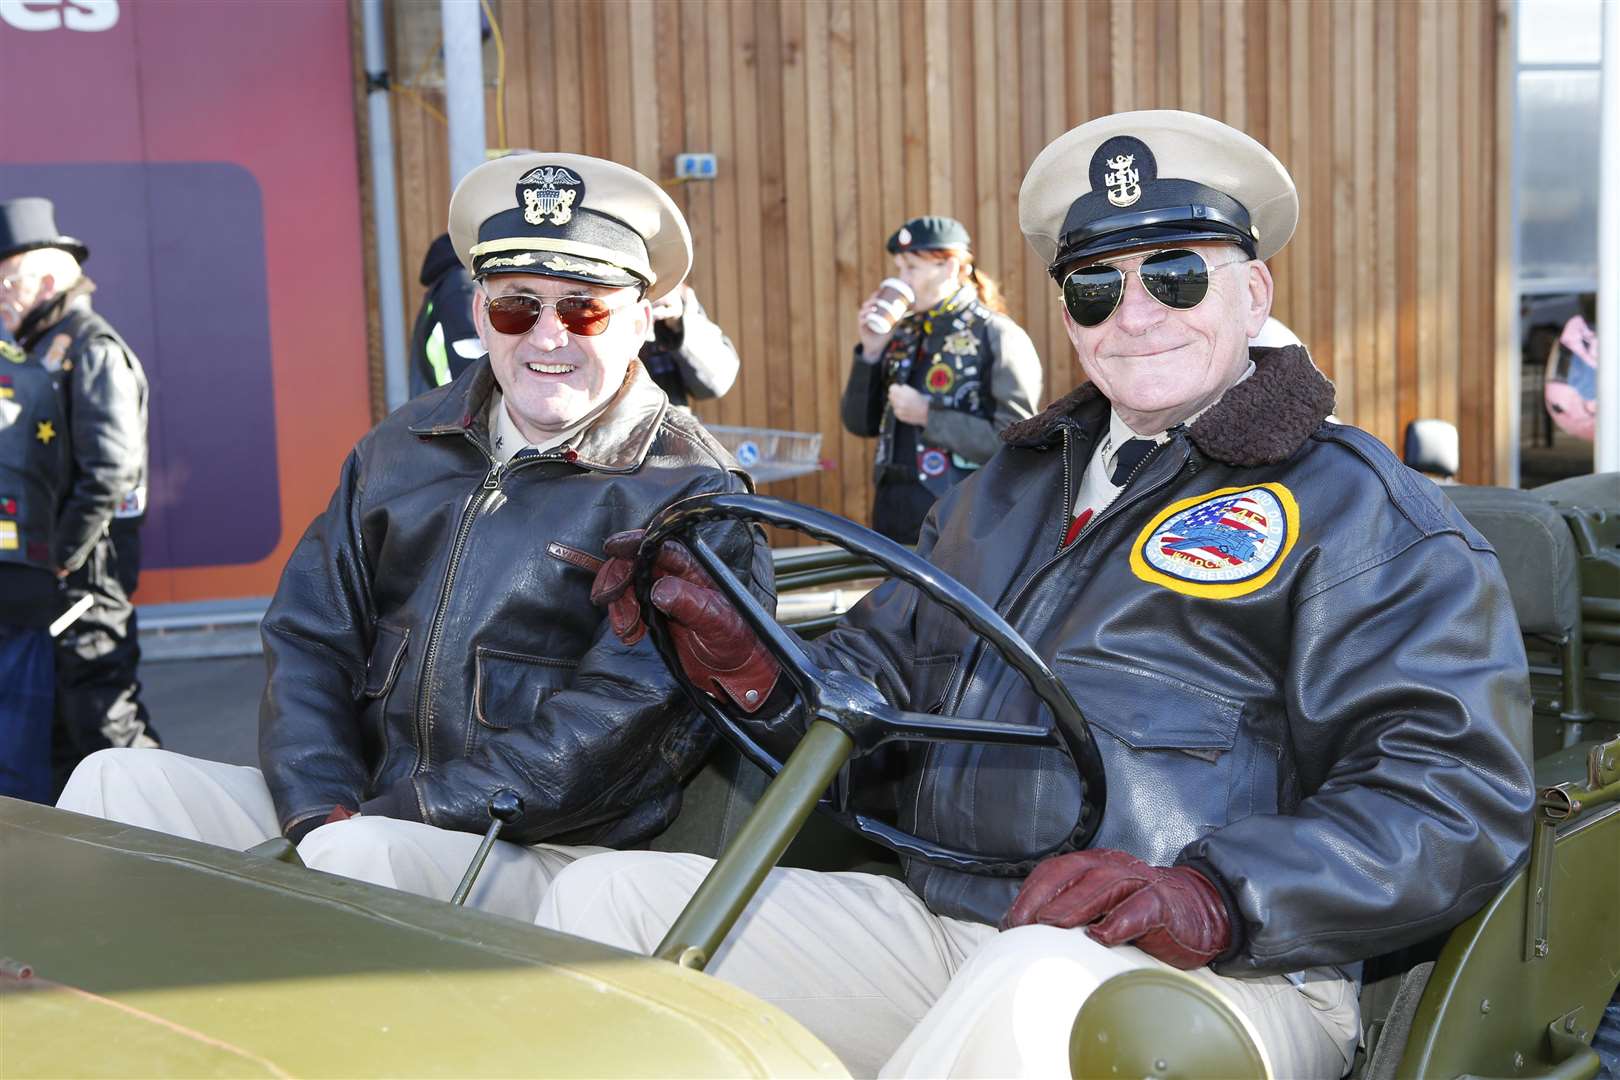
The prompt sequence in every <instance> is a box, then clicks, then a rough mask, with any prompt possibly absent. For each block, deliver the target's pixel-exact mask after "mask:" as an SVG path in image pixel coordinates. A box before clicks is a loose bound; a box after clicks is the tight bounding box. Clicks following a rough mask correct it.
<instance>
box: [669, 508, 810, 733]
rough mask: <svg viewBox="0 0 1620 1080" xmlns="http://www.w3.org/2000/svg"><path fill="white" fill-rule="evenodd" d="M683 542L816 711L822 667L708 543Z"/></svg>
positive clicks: (700, 539) (699, 538)
mask: <svg viewBox="0 0 1620 1080" xmlns="http://www.w3.org/2000/svg"><path fill="white" fill-rule="evenodd" d="M683 542H684V543H685V544H686V547H687V550H689V551H690V552H691V553H692V557H693V558H694V559H696V560H697V562H698V565H699V566H701V567H703V569H704V570H706V571H708V574H709V577H711V578H713V579H714V583H715V584H716V585H718V586H720V591H721V592H723V593H725V594H726V599H727V600H730V601H731V606H732V607H733V608H735V609H736V610H737V613H738V614H740V615H741V616H742V617H743V621H744V622H746V623H747V624H748V626H749V628H750V629H752V630H753V631H754V633H755V634H757V635H759V640H760V641H762V642H764V643H765V648H766V649H767V650H769V651H770V654H771V655H772V656H774V657H775V658H776V662H777V663H778V664H780V665H781V666H782V672H783V674H785V675H786V676H787V677H788V680H789V681H790V682H792V683H793V685H794V686H795V687H797V688H798V691H799V693H800V694H801V695H802V696H803V697H804V701H805V704H806V706H808V707H809V708H810V709H812V710H814V708H815V706H816V703H817V702H818V701H819V700H820V697H821V694H820V689H821V683H822V682H823V680H824V679H825V675H824V674H823V672H822V670H821V667H820V666H819V665H818V664H817V663H816V662H815V661H814V660H812V659H810V655H809V654H808V653H806V652H805V651H804V647H803V646H802V645H801V644H800V643H799V639H798V638H796V637H794V636H793V635H792V634H790V633H789V632H788V631H787V630H785V629H783V627H782V625H781V624H780V623H778V622H777V621H776V620H775V619H773V618H771V616H770V614H769V613H768V612H767V611H766V610H765V608H764V607H763V606H762V605H761V604H760V602H759V601H758V600H756V599H754V594H753V593H751V592H749V591H748V587H747V586H746V585H744V584H743V583H742V582H741V581H739V580H737V575H736V574H733V573H732V572H731V567H729V566H727V565H726V563H725V560H724V559H722V558H720V556H719V555H717V554H715V551H714V549H713V548H711V547H710V546H709V545H708V544H707V543H705V542H704V540H703V538H702V537H699V536H693V537H690V538H689V539H687V540H685V541H683Z"/></svg>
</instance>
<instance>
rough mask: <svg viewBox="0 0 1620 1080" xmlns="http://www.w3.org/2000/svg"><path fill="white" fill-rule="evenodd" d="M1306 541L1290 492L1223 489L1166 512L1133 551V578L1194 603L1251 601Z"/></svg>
mask: <svg viewBox="0 0 1620 1080" xmlns="http://www.w3.org/2000/svg"><path fill="white" fill-rule="evenodd" d="M1298 537H1299V504H1298V503H1297V502H1296V501H1295V500H1294V493H1293V492H1291V491H1289V490H1288V489H1287V488H1286V487H1284V486H1283V485H1281V484H1275V483H1272V484H1258V485H1255V486H1254V487H1235V488H1222V489H1221V490H1219V491H1211V492H1209V493H1207V494H1204V495H1195V496H1194V497H1192V498H1190V499H1182V500H1180V501H1179V502H1175V503H1172V504H1171V505H1169V506H1167V507H1165V508H1164V509H1163V510H1161V511H1160V512H1159V513H1158V514H1157V515H1156V516H1155V517H1154V518H1153V520H1152V521H1150V522H1148V524H1147V526H1146V527H1145V528H1144V529H1143V530H1142V531H1141V532H1140V533H1139V534H1137V537H1136V542H1135V543H1134V544H1132V545H1131V572H1132V573H1134V574H1135V575H1136V576H1137V577H1139V578H1141V579H1142V580H1143V581H1146V582H1149V583H1151V584H1154V585H1163V586H1164V587H1165V588H1167V589H1172V590H1174V591H1175V592H1178V593H1182V594H1183V595H1186V596H1202V597H1206V598H1209V599H1216V600H1220V599H1228V598H1230V597H1234V596H1243V595H1244V594H1246V593H1251V592H1254V591H1255V590H1256V589H1258V588H1260V587H1262V586H1264V585H1265V584H1266V583H1267V582H1269V581H1271V579H1272V578H1274V577H1276V576H1277V570H1278V569H1279V568H1280V567H1281V566H1282V563H1283V560H1284V559H1286V558H1287V557H1288V552H1289V551H1290V550H1292V548H1293V546H1294V541H1295V540H1296V539H1298Z"/></svg>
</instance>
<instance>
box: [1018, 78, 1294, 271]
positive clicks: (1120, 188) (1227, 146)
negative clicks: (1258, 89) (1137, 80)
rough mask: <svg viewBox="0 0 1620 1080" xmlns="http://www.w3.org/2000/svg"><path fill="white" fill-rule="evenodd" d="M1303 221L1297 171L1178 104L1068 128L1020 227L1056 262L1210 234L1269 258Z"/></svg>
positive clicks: (1052, 146)
mask: <svg viewBox="0 0 1620 1080" xmlns="http://www.w3.org/2000/svg"><path fill="white" fill-rule="evenodd" d="M1104 144H1109V148H1108V149H1107V150H1106V151H1105V150H1104ZM1127 151H1131V152H1130V153H1127ZM1082 200H1084V201H1083V202H1082ZM1229 200H1230V201H1235V203H1237V204H1239V206H1238V208H1237V209H1238V210H1239V211H1240V212H1238V213H1232V212H1231V210H1232V208H1231V205H1230V202H1229ZM1241 211H1246V217H1247V220H1246V222H1245V221H1244V220H1243V219H1244V214H1243V213H1242V212H1241ZM1298 220H1299V195H1298V193H1297V192H1296V190H1295V188H1294V181H1293V178H1292V177H1290V176H1289V175H1288V170H1287V169H1285V168H1283V165H1282V162H1280V161H1278V160H1277V158H1276V156H1275V155H1273V154H1272V153H1271V151H1270V150H1267V149H1266V148H1265V147H1264V146H1262V145H1261V144H1260V143H1259V142H1257V141H1255V140H1254V139H1252V138H1250V137H1249V136H1248V135H1245V134H1244V133H1243V132H1241V131H1239V130H1237V129H1236V128H1234V127H1230V126H1228V125H1226V124H1223V123H1221V122H1220V121H1219V120H1214V119H1212V118H1210V117H1208V116H1202V115H1200V114H1198V113H1192V112H1182V111H1179V110H1174V109H1154V110H1145V111H1140V112H1124V113H1115V114H1113V115H1111V116H1103V117H1098V118H1097V119H1095V120H1091V121H1088V122H1087V123H1084V124H1081V125H1080V126H1079V127H1077V128H1074V129H1072V130H1070V131H1068V132H1065V133H1064V134H1062V135H1060V136H1058V137H1057V138H1056V139H1054V140H1052V142H1051V143H1049V144H1048V145H1047V147H1046V148H1045V149H1044V150H1042V151H1041V152H1040V154H1039V155H1038V156H1037V157H1036V158H1035V160H1034V162H1033V163H1032V164H1031V165H1030V167H1029V171H1028V172H1027V173H1026V174H1025V175H1024V183H1023V186H1022V187H1021V188H1020V189H1019V192H1018V224H1019V227H1020V228H1021V229H1022V230H1023V233H1024V237H1025V239H1027V240H1028V241H1029V245H1030V247H1032V248H1033V249H1034V250H1035V253H1036V254H1037V255H1038V256H1040V258H1041V261H1042V262H1043V263H1045V264H1047V265H1048V266H1049V267H1053V266H1057V265H1059V264H1061V263H1063V262H1066V261H1069V260H1072V259H1076V258H1085V257H1090V256H1093V255H1096V254H1099V253H1102V252H1105V251H1111V250H1124V249H1125V248H1128V247H1143V246H1150V245H1151V244H1153V243H1154V242H1155V240H1156V239H1157V238H1158V237H1161V236H1162V237H1166V238H1171V239H1174V240H1176V241H1178V242H1183V243H1185V242H1191V241H1192V240H1195V239H1199V238H1203V237H1204V236H1205V235H1206V234H1207V238H1208V239H1210V240H1222V239H1229V240H1242V241H1246V242H1248V243H1250V244H1251V245H1252V247H1253V248H1254V255H1255V258H1258V259H1266V258H1270V257H1271V256H1272V255H1274V254H1276V253H1277V252H1278V251H1280V250H1281V249H1282V247H1283V245H1284V244H1286V243H1288V239H1289V237H1291V236H1292V235H1293V233H1294V226H1295V225H1296V224H1297V222H1298ZM1234 225H1241V226H1242V227H1241V228H1236V227H1234ZM1222 229H1225V230H1226V231H1225V232H1224V233H1223V232H1222V231H1221V230H1222Z"/></svg>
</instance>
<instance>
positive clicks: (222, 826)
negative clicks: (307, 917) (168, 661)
mask: <svg viewBox="0 0 1620 1080" xmlns="http://www.w3.org/2000/svg"><path fill="white" fill-rule="evenodd" d="M56 805H57V806H59V807H61V808H62V809H64V810H74V811H77V812H78V813H81V814H90V815H93V816H95V817H101V818H108V819H110V820H112V821H121V822H123V823H124V824H126V825H138V826H140V827H141V828H144V829H153V830H156V831H157V832H163V833H168V834H170V835H171V836H184V837H187V838H189V839H192V840H201V841H202V842H204V843H207V844H217V845H218V846H220V847H228V848H234V849H236V850H238V851H240V850H243V849H244V848H250V847H252V846H253V845H254V844H258V843H262V842H263V841H265V840H268V839H270V838H271V837H273V836H279V835H281V828H280V825H279V823H278V821H277V819H276V808H275V805H274V804H273V803H272V802H271V800H270V789H269V788H268V787H266V786H265V783H264V777H263V775H261V774H260V772H259V770H258V769H250V768H247V767H245V766H241V765H224V764H221V763H219V762H217V761H203V760H201V759H199V758H190V757H185V756H183V755H181V754H175V753H171V752H170V751H167V750H128V749H122V750H101V751H98V752H96V753H94V754H91V755H90V756H89V757H87V758H85V759H84V761H82V762H80V763H79V767H78V768H77V769H75V770H74V771H73V776H72V777H71V778H69V780H68V783H67V787H66V788H64V789H63V791H62V797H61V798H60V799H59V800H58V801H57V804H56ZM480 839H481V837H479V836H476V835H474V834H473V833H464V832H452V831H450V830H448V829H439V828H435V827H433V826H432V825H423V824H421V823H419V822H415V821H398V820H395V819H393V818H385V817H370V816H361V817H355V818H350V819H349V820H347V821H337V822H333V823H332V824H330V825H322V826H320V827H319V828H316V829H312V830H311V831H310V832H309V833H308V834H307V835H306V836H305V837H304V839H303V840H302V842H300V843H299V845H298V857H299V858H301V859H302V860H303V861H304V865H306V866H309V867H312V868H314V869H316V870H325V871H327V872H328V873H332V874H341V875H342V876H344V877H351V878H358V879H359V880H361V881H369V882H371V883H372V884H374V885H383V886H386V887H388V888H390V889H402V890H404V891H405V892H411V893H416V894H418V895H420V896H429V897H433V898H434V899H437V900H449V899H450V896H451V894H452V893H454V892H455V890H456V886H457V885H459V884H461V876H462V875H463V874H464V873H466V871H467V864H468V863H470V862H471V861H472V857H473V853H474V852H475V851H476V850H477V849H478V843H479V840H480ZM607 850H608V849H607V848H601V847H563V846H560V845H554V844H538V845H535V846H534V847H525V846H523V845H521V844H509V843H507V842H506V841H504V840H497V841H496V842H495V847H494V848H493V849H492V850H491V851H490V853H489V860H488V861H487V862H485V863H484V869H483V871H482V872H481V873H480V874H479V875H478V882H477V884H475V885H474V886H473V890H472V894H471V895H470V896H468V897H467V903H468V904H469V905H471V906H472V907H476V908H481V909H482V910H484V911H489V912H493V913H494V914H497V915H505V916H507V917H509V918H513V919H522V920H523V921H524V922H532V921H533V920H534V917H535V911H536V909H537V908H538V907H539V906H540V897H541V896H542V895H544V893H545V891H546V886H547V885H549V884H550V883H551V879H552V878H554V877H556V876H557V874H558V873H560V872H561V871H562V869H563V867H565V866H567V865H568V864H569V863H571V862H573V861H574V860H575V859H579V858H582V857H584V856H586V855H591V854H595V853H598V852H605V851H607Z"/></svg>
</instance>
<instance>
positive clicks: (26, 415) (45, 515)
mask: <svg viewBox="0 0 1620 1080" xmlns="http://www.w3.org/2000/svg"><path fill="white" fill-rule="evenodd" d="M59 378H60V375H59V374H53V373H52V372H49V371H46V370H45V368H44V366H43V365H41V364H40V362H39V361H38V360H37V359H35V358H31V357H29V355H28V354H27V353H25V352H24V351H23V350H22V347H21V346H19V345H14V344H12V343H11V342H10V341H6V340H0V631H3V630H4V628H5V627H7V626H30V627H38V626H49V625H50V623H51V620H52V619H54V618H56V616H58V615H60V614H61V613H62V608H63V607H64V606H65V604H64V602H63V600H62V590H61V587H60V585H59V583H58V581H57V578H56V544H55V536H56V513H57V508H58V506H59V505H60V504H61V501H62V493H63V492H64V491H66V490H67V484H68V477H69V475H70V473H71V470H72V467H73V459H72V454H71V447H70V446H69V442H68V437H67V436H66V435H65V434H63V433H64V432H66V431H67V428H68V425H67V419H66V416H65V415H64V413H63V410H62V394H61V391H60V388H59V387H58V386H57V380H58V379H59Z"/></svg>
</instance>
